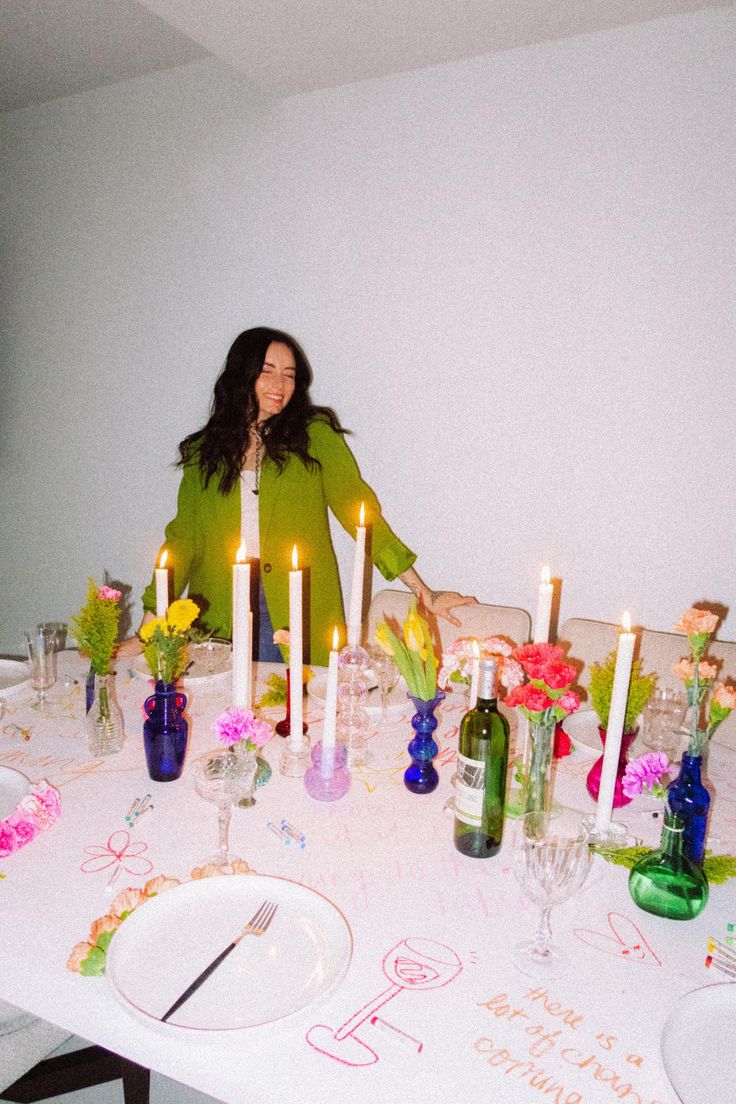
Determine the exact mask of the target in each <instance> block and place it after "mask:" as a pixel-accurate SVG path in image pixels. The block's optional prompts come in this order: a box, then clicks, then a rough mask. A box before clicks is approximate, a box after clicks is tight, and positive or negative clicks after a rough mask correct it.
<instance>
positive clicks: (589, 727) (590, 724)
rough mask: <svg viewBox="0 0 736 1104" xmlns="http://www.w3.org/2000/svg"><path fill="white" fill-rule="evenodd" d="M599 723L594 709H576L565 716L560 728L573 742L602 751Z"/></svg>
mask: <svg viewBox="0 0 736 1104" xmlns="http://www.w3.org/2000/svg"><path fill="white" fill-rule="evenodd" d="M599 724H600V721H599V720H598V714H597V713H595V712H594V710H592V709H578V711H577V712H576V713H570V714H569V715H568V716H567V717H565V719H564V721H563V722H562V728H563V730H564V731H565V732H566V733H567V735H568V736H569V737H570V739H571V740H572V741H573V742H574V743H576V744H582V745H583V746H584V747H588V748H592V750H593V751H597V752H599V753H602V752H603V744H602V743H601V738H600V734H599V732H598V725H599Z"/></svg>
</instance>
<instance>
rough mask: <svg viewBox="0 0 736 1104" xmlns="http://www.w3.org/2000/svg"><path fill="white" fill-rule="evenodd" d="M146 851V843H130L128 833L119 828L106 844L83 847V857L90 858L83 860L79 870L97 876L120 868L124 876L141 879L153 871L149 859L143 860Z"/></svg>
mask: <svg viewBox="0 0 736 1104" xmlns="http://www.w3.org/2000/svg"><path fill="white" fill-rule="evenodd" d="M147 850H148V844H147V843H142V842H141V841H140V840H139V841H137V842H136V843H132V842H131V839H130V832H126V831H125V829H123V828H120V829H118V831H117V832H113V833H112V835H111V836H109V837H108V840H107V843H106V844H104V845H98V844H91V845H90V846H89V847H85V849H84V853H85V855H90V856H91V858H89V859H85V860H84V862H83V863H82V865H81V867H80V869H81V870H82V873H83V874H99V873H100V871H102V870H109V868H110V867H111V866H114V867H115V868H116V870H119V869H121V868H122V869H123V870H124V871H125V872H126V874H131V875H133V876H134V877H143V876H144V875H146V874H150V873H151V871H152V870H153V863H152V862H151V861H150V859H146V858H143V852H144V851H147Z"/></svg>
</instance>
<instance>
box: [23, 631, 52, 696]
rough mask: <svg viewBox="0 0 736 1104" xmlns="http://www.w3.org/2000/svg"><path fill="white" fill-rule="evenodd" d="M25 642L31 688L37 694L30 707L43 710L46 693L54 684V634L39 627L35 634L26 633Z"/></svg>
mask: <svg viewBox="0 0 736 1104" xmlns="http://www.w3.org/2000/svg"><path fill="white" fill-rule="evenodd" d="M26 642H27V644H28V658H29V659H30V661H31V686H32V687H33V689H34V690H35V691H36V692H37V696H36V700H35V702H33V703H32V705H33V707H34V708H35V709H43V707H44V705H45V704H46V691H47V690H50V689H51V687H52V686H53V685H54V683H55V682H56V651H57V638H56V633H55V632H54V630H53V629H50V628H48V627H46V626H41V627H40V628H39V629H36V631H35V632H27V633H26Z"/></svg>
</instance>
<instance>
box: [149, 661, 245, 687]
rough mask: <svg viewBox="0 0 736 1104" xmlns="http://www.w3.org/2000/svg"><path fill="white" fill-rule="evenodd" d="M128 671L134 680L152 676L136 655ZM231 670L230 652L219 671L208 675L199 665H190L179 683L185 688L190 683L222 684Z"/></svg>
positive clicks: (228, 676) (230, 675)
mask: <svg viewBox="0 0 736 1104" xmlns="http://www.w3.org/2000/svg"><path fill="white" fill-rule="evenodd" d="M130 669H131V671H132V672H133V674H134V675H135V677H136V678H140V679H148V680H150V679H152V678H153V675H152V674H151V672H150V670H149V668H148V664H147V663H146V657H145V656H144V655H137V656H136V657H135V659H134V660H133V662H132V663H131V664H130ZM232 670H233V657H232V652H230V653H229V654H228V655H227V657H226V658H225V660H224V662H223V664H222V667H221V669H220V670H219V671H216V672H215V673H214V675H208V674H207V672H206V671H205V670H204V668H203V667H202V666H201V664H197V663H192V664H191V665H190V666H189V667H188V668H187V670H186V671H185V672H184V675H183V676H182V678H181V679H180V680H179V681H180V682H182V683H183V684H184V687H185V688H186V687H187V686H191V685H192V683H195V684H198V685H205V684H207V683H209V684H210V685H214V684H215V683H218V682H222V681H223V680H225V679H229V678H231V677H232Z"/></svg>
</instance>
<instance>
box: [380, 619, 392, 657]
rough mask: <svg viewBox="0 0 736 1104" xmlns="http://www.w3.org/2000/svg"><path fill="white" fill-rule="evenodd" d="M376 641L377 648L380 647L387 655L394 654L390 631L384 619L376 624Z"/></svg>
mask: <svg viewBox="0 0 736 1104" xmlns="http://www.w3.org/2000/svg"><path fill="white" fill-rule="evenodd" d="M376 643H377V644H378V646H379V648H382V649H383V651H384V652H385V653H386V655H387V656H391V657H392V658H393V656H394V646H393V643H392V641H391V633H390V630H389V627H388V625H387V624H386V622H385V621H381V623H380V624H379V625H376Z"/></svg>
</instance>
